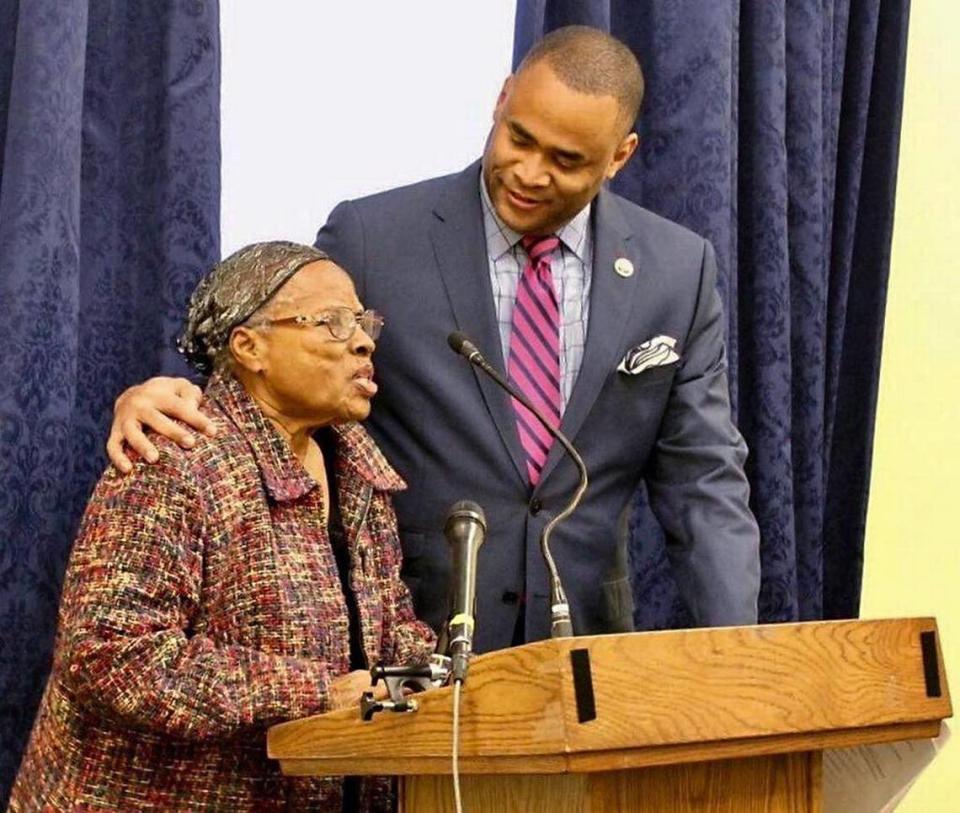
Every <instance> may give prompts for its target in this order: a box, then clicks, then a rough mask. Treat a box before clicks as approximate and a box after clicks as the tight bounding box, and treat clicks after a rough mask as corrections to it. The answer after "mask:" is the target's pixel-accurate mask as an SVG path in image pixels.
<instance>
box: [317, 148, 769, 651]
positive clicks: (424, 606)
mask: <svg viewBox="0 0 960 813" xmlns="http://www.w3.org/2000/svg"><path fill="white" fill-rule="evenodd" d="M479 172H480V164H479V162H477V163H475V164H473V165H472V166H470V167H468V168H467V169H466V170H464V171H463V172H461V173H458V174H455V175H450V176H445V177H442V178H435V179H433V180H428V181H424V182H422V183H418V184H414V185H412V186H408V187H404V188H400V189H393V190H390V191H387V192H383V193H381V194H377V195H373V196H370V197H366V198H363V199H359V200H354V201H346V202H344V203H341V204H339V205H338V206H337V207H336V208H335V209H334V211H333V212H332V213H331V215H330V219H329V220H328V222H327V224H326V225H325V226H324V227H323V228H322V229H321V230H320V233H319V235H318V236H317V246H318V247H319V248H321V249H323V250H325V251H326V252H327V253H329V255H330V256H331V257H332V258H333V259H334V260H335V261H336V262H337V263H338V264H339V265H341V266H342V267H343V268H345V269H346V270H347V271H348V272H349V273H350V274H351V276H352V277H353V279H354V281H355V283H356V286H357V291H358V293H359V295H360V299H361V301H362V302H363V303H364V305H365V306H366V307H369V308H375V309H376V310H378V311H380V312H381V313H383V315H384V316H385V319H386V326H385V328H384V332H383V334H382V336H381V338H380V340H379V342H378V347H377V351H376V354H375V358H374V360H375V364H376V371H377V372H376V377H377V380H378V382H379V384H380V392H379V394H378V395H377V397H376V398H375V400H374V407H373V411H372V413H371V418H370V428H371V430H372V431H373V434H374V435H375V437H376V439H377V441H378V442H379V443H380V444H381V447H382V448H383V450H384V451H385V453H386V454H387V456H388V458H389V459H390V461H391V462H392V463H393V465H394V466H396V468H397V469H398V470H399V471H400V473H401V474H402V475H403V476H404V478H405V479H406V481H407V483H408V486H409V488H408V490H407V491H405V492H404V493H402V494H399V495H397V498H396V509H397V515H398V520H399V526H400V532H401V540H402V543H403V552H404V557H405V562H404V569H403V576H404V579H405V580H406V582H407V584H408V585H409V586H410V589H411V592H412V594H413V598H414V603H415V606H416V609H417V612H418V614H419V615H420V617H422V618H423V619H425V620H426V621H428V622H430V623H431V624H432V625H433V626H434V627H439V626H440V625H441V624H442V623H443V621H444V619H445V616H446V613H447V601H448V596H447V590H448V580H449V573H450V553H449V550H448V547H447V544H446V542H445V540H444V536H443V523H444V519H445V516H446V513H447V510H448V509H449V508H450V506H451V505H452V504H453V503H454V502H456V501H457V500H464V499H469V500H474V501H476V502H478V503H479V504H480V505H481V506H482V507H483V509H484V511H485V512H486V517H487V525H488V528H487V537H486V542H485V544H484V545H483V547H482V548H481V549H480V554H479V563H478V577H477V631H476V638H475V643H476V648H477V649H478V650H479V651H486V650H491V649H498V648H501V647H506V646H509V645H510V644H511V639H512V637H513V632H514V626H515V622H516V619H517V614H518V612H519V603H520V601H523V600H525V601H526V618H525V625H526V626H525V639H526V640H528V641H533V640H538V639H541V638H545V637H548V636H549V618H550V612H549V607H548V596H549V589H548V580H547V572H546V568H545V565H544V563H543V560H542V557H541V552H540V549H539V538H540V532H541V530H542V529H543V526H544V525H545V524H546V522H547V521H548V520H549V519H550V518H551V517H552V516H554V515H555V513H556V512H558V511H559V510H561V509H562V507H563V506H564V505H565V503H566V502H567V500H568V498H569V497H570V495H571V494H572V492H573V490H574V488H575V486H576V484H577V473H576V470H575V468H574V466H573V464H572V463H571V461H570V460H569V459H567V458H566V457H565V456H564V454H563V451H562V449H561V447H560V446H559V444H554V446H553V448H552V449H551V452H550V455H549V457H548V459H547V462H546V465H545V467H544V469H543V473H542V478H541V481H540V483H539V485H538V486H537V487H536V488H535V489H533V490H532V491H531V489H530V486H529V483H528V480H527V475H526V466H525V465H524V456H523V451H522V448H521V446H520V441H519V438H518V436H517V431H516V427H515V422H514V413H513V411H512V408H511V405H510V401H509V397H508V396H507V395H506V394H505V393H504V392H502V391H501V390H500V389H498V387H497V386H496V385H495V384H494V383H493V382H491V381H489V380H488V379H486V378H485V377H484V376H483V375H482V374H481V373H480V372H479V371H478V370H475V369H474V368H473V367H472V366H471V365H470V364H468V363H467V362H466V361H465V360H464V359H463V358H462V357H459V356H457V355H455V354H454V353H453V352H452V351H451V350H450V349H449V348H448V346H447V335H448V334H449V333H450V332H451V331H454V330H459V331H462V332H463V333H465V334H466V335H467V336H468V337H470V338H471V339H472V340H473V341H474V342H475V343H476V345H477V346H478V347H479V348H480V350H481V351H482V352H483V353H484V355H486V357H487V358H488V359H489V360H490V361H491V363H493V364H494V366H496V367H498V368H499V369H501V370H503V368H504V364H503V362H504V360H503V353H502V350H501V343H500V335H499V332H498V328H497V323H496V316H495V308H494V302H493V293H492V290H491V283H490V271H489V266H488V259H487V251H486V242H485V237H484V230H483V216H482V209H481V206H482V204H481V200H480V194H479ZM593 218H594V220H593V223H594V257H593V272H592V273H593V277H592V288H591V295H590V321H589V330H588V335H587V342H586V347H585V351H584V357H583V366H582V368H581V370H580V374H579V376H578V378H577V380H576V382H575V385H574V388H573V392H572V394H571V397H570V399H569V402H568V404H567V406H566V411H565V413H564V416H563V423H562V427H561V428H562V430H563V431H564V432H565V433H566V434H567V435H568V436H569V437H570V439H571V440H572V441H573V443H574V445H575V446H576V447H577V448H578V449H579V451H580V453H581V454H582V456H583V459H584V461H585V462H586V465H587V469H588V471H589V473H590V487H589V489H588V491H587V493H586V495H585V497H584V499H583V502H582V503H581V505H580V507H579V508H578V509H577V511H576V512H575V513H574V514H573V515H572V516H571V517H570V518H569V519H568V520H567V521H566V522H564V523H561V524H560V525H559V526H558V527H557V529H556V531H555V532H554V534H553V536H552V543H551V548H552V551H553V554H554V557H555V558H556V561H557V565H558V568H559V570H560V574H561V578H562V580H563V583H564V587H565V589H566V591H567V594H568V597H569V599H570V605H571V611H572V615H573V622H574V629H575V632H576V633H577V634H593V633H601V632H613V631H621V630H624V629H630V628H632V627H631V624H632V621H631V617H630V615H631V612H632V606H633V605H632V601H631V598H630V585H629V580H628V578H627V573H626V556H625V553H624V546H625V540H624V539H623V536H624V534H623V531H622V529H623V527H624V523H623V521H622V520H623V514H624V511H625V510H626V509H627V507H628V506H629V504H630V498H631V496H632V495H633V494H634V492H635V491H636V489H637V486H638V484H639V482H640V481H641V478H642V479H644V480H645V481H646V484H647V488H648V492H649V497H650V503H651V506H652V508H653V509H654V512H655V513H656V515H657V517H658V519H659V520H660V522H661V524H662V525H663V527H664V529H665V531H666V535H667V543H668V548H667V549H668V554H669V558H670V562H671V565H672V567H673V569H674V572H675V574H676V578H677V581H678V584H679V586H680V589H681V592H682V595H683V597H684V599H685V600H686V602H687V603H688V605H689V607H690V610H691V611H692V613H693V616H694V618H695V619H696V622H697V623H698V624H701V625H728V624H750V623H755V622H756V618H757V594H758V590H759V554H758V545H759V538H758V531H757V526H756V523H755V521H754V519H753V516H752V514H751V513H750V510H749V508H748V505H747V500H748V485H747V481H746V478H745V476H744V473H743V463H744V459H745V457H746V447H745V445H744V442H743V440H742V438H741V436H740V434H739V433H738V431H737V430H736V428H735V427H734V426H733V424H732V421H731V416H730V404H729V393H728V386H727V377H726V367H725V361H724V349H723V319H722V313H721V304H720V299H719V297H718V295H717V291H716V261H715V259H714V253H713V249H712V248H711V246H710V244H709V243H708V242H706V241H705V240H703V239H702V238H700V237H698V236H696V235H695V234H693V233H692V232H690V231H687V230H686V229H684V228H681V227H680V226H677V225H676V224H674V223H671V222H669V221H666V220H663V219H662V218H660V217H657V216H656V215H654V214H652V213H651V212H648V211H646V210H645V209H642V208H640V207H639V206H636V205H634V204H632V203H630V202H629V201H626V200H624V199H623V198H621V197H618V196H617V195H615V194H613V193H611V192H609V191H606V190H604V191H601V193H600V194H599V196H598V197H597V199H596V201H595V204H594V210H593ZM619 258H627V259H628V260H630V262H631V263H632V264H633V267H634V269H635V273H634V274H633V275H632V276H629V277H623V276H621V275H619V274H617V273H616V272H615V271H614V262H615V261H616V260H617V259H619ZM660 335H664V336H670V337H673V338H675V339H676V340H677V343H676V351H677V352H678V353H679V356H680V360H679V362H677V363H675V364H672V365H669V366H661V367H654V368H651V369H649V370H647V371H645V372H643V373H641V374H639V375H626V374H624V373H622V372H618V371H617V365H618V364H619V363H620V361H621V359H622V358H623V357H624V355H625V353H626V352H627V351H628V350H629V349H630V348H632V347H635V346H636V345H639V344H640V343H642V342H644V341H646V340H648V339H650V338H652V337H655V336H660Z"/></svg>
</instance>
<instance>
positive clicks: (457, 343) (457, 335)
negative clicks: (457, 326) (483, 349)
mask: <svg viewBox="0 0 960 813" xmlns="http://www.w3.org/2000/svg"><path fill="white" fill-rule="evenodd" d="M447 344H448V345H450V349H451V350H453V352H454V353H457V354H459V355H461V356H466V357H467V358H469V357H470V355H471V354H472V353H476V352H477V348H476V346H475V345H474V344H473V342H471V341H470V340H469V339H468V338H467V337H466V336H464V335H463V334H462V333H461V332H460V331H459V330H455V331H453V333H451V334H450V335H449V336H447Z"/></svg>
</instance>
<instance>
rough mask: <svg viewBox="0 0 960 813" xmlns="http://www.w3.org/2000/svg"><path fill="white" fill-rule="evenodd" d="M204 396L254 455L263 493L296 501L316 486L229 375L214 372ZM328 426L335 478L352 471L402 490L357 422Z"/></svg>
mask: <svg viewBox="0 0 960 813" xmlns="http://www.w3.org/2000/svg"><path fill="white" fill-rule="evenodd" d="M204 397H205V398H207V399H209V400H211V401H213V402H214V403H216V404H217V405H218V406H219V407H220V409H221V410H223V413H224V415H225V416H226V417H227V418H228V419H229V420H230V422H231V423H233V425H234V426H236V428H237V430H238V431H239V433H240V435H241V436H242V437H243V439H244V440H245V441H246V443H247V445H248V446H249V447H250V450H251V451H252V453H253V457H254V459H255V460H256V463H257V468H258V469H259V470H260V474H261V476H262V478H263V484H264V486H265V488H266V489H267V493H269V494H270V496H271V497H272V498H273V499H274V500H276V501H278V502H286V501H292V500H297V499H299V498H300V497H302V496H304V495H305V494H307V493H308V492H309V491H311V490H312V489H313V488H315V487H316V485H317V483H316V481H315V480H314V479H313V478H312V477H311V476H310V475H309V474H308V473H307V470H306V469H305V468H304V467H303V464H302V463H301V462H300V461H299V460H298V459H297V457H296V455H295V454H294V453H293V450H292V449H291V448H290V444H288V443H287V441H286V440H285V439H284V437H283V436H282V435H281V434H280V432H279V431H278V430H277V428H276V427H275V426H274V425H273V424H272V423H271V422H270V421H269V420H268V419H267V417H266V415H264V414H263V412H262V411H261V410H260V407H258V406H257V404H256V402H255V401H254V400H253V398H252V397H251V396H250V394H249V393H248V392H247V391H246V390H245V389H244V387H243V385H242V384H241V383H240V382H239V381H237V380H236V379H235V378H234V377H233V376H232V375H229V374H220V373H215V374H214V375H213V376H212V377H211V378H210V381H209V383H208V384H207V389H206V392H205V394H204ZM331 428H332V430H333V433H334V437H335V438H336V444H335V445H336V457H337V459H336V471H337V473H338V474H350V473H352V474H354V475H356V476H357V477H359V478H360V479H361V480H363V481H364V482H366V483H368V484H369V485H371V486H372V487H373V488H376V489H380V490H383V491H399V490H401V489H403V488H405V487H406V484H405V483H404V482H403V479H402V478H401V477H400V475H399V474H397V473H396V471H394V469H393V468H392V467H391V466H390V464H389V463H388V462H387V459H386V458H385V457H384V456H383V453H382V452H381V451H380V449H379V448H377V445H376V444H375V443H374V442H373V439H372V438H371V437H370V435H369V434H368V433H367V430H366V429H364V428H363V427H362V426H361V425H360V424H358V423H346V424H342V425H337V426H333V427H331Z"/></svg>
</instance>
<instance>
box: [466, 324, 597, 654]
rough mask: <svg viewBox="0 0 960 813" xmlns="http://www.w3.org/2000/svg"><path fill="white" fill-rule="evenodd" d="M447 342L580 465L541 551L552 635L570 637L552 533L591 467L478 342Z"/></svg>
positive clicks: (567, 607) (577, 496) (574, 501)
mask: <svg viewBox="0 0 960 813" xmlns="http://www.w3.org/2000/svg"><path fill="white" fill-rule="evenodd" d="M447 344H449V345H450V349H451V350H453V352H454V353H457V354H459V355H461V356H463V357H464V358H465V359H466V360H467V361H469V362H470V363H471V364H473V365H474V366H476V367H479V368H480V369H481V370H483V372H485V373H486V374H487V375H488V376H490V378H492V379H493V380H494V381H496V382H497V384H499V385H500V386H501V387H502V388H503V389H504V390H506V391H507V392H508V393H509V394H510V395H511V396H512V397H514V398H516V399H517V400H518V401H519V402H520V403H521V404H523V405H524V406H525V407H526V408H527V409H529V410H530V411H531V412H532V413H533V414H534V415H535V416H536V418H537V420H538V421H540V423H542V424H543V425H544V426H545V427H546V429H547V431H548V432H549V433H550V434H551V435H553V437H554V438H556V440H557V442H558V443H559V444H560V445H561V446H563V448H564V450H565V451H566V453H567V454H568V455H570V457H571V459H572V460H573V462H574V465H576V467H577V472H578V473H579V474H580V482H579V484H578V485H577V488H576V489H575V490H574V492H573V496H572V497H571V498H570V502H568V503H567V505H566V507H565V508H564V509H563V510H562V511H561V512H560V513H559V514H557V515H556V516H555V517H554V518H553V519H551V520H550V521H549V522H548V523H547V524H546V526H545V527H544V529H543V533H541V534H540V551H541V553H542V554H543V558H544V561H545V562H546V563H547V570H548V572H549V573H550V637H551V638H566V637H569V636H571V635H573V621H572V619H571V617H570V603H569V602H568V601H567V594H566V592H565V591H564V589H563V584H562V583H561V581H560V573H559V572H558V571H557V563H556V562H555V561H554V559H553V554H552V553H550V534H552V533H553V529H554V528H555V527H556V526H557V525H558V524H559V523H561V522H563V520H565V519H566V518H567V517H569V516H570V515H571V514H572V513H573V512H574V511H575V510H576V508H577V506H578V505H579V504H580V500H581V498H582V497H583V494H584V492H585V491H586V490H587V482H588V480H587V467H586V466H585V465H584V462H583V458H582V457H580V454H579V453H578V452H577V450H576V449H574V448H573V444H572V443H571V442H570V441H569V440H567V437H566V435H564V434H563V432H561V431H560V430H559V429H555V428H554V427H553V426H552V425H551V424H550V422H549V421H548V420H547V419H546V417H545V416H544V415H543V413H542V412H541V411H540V410H539V409H538V408H537V407H535V406H534V405H533V404H532V403H530V399H528V398H527V397H526V396H525V395H523V393H521V392H519V391H518V390H517V389H516V387H514V386H513V385H512V384H511V383H510V382H509V381H507V380H506V379H505V378H504V377H503V376H502V375H500V373H498V372H497V370H496V369H495V368H494V367H493V365H491V364H490V362H488V361H487V360H486V359H485V358H484V357H483V354H482V353H481V352H480V351H479V350H478V349H477V346H476V345H475V344H474V343H473V342H472V341H470V340H469V339H468V338H467V337H466V336H464V335H463V334H462V333H460V332H459V331H454V332H453V333H451V334H450V335H449V336H447Z"/></svg>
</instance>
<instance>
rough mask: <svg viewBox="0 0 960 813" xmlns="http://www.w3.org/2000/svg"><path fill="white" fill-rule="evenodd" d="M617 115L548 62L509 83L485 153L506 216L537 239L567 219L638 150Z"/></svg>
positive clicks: (612, 105) (606, 101)
mask: <svg viewBox="0 0 960 813" xmlns="http://www.w3.org/2000/svg"><path fill="white" fill-rule="evenodd" d="M619 113H620V110H619V106H618V104H617V100H616V99H615V98H614V97H613V96H590V95H588V94H585V93H579V92H578V91H575V90H572V89H571V88H569V87H567V86H566V85H565V84H564V83H563V82H561V81H560V79H558V78H557V76H556V74H554V72H553V70H552V69H551V68H550V67H549V65H548V64H547V63H546V62H545V61H540V62H535V63H534V64H533V65H530V66H528V67H527V68H524V70H522V71H521V72H520V73H518V74H515V75H514V76H512V77H510V78H509V79H507V81H506V83H505V84H504V86H503V90H502V91H501V93H500V98H499V99H498V101H497V106H496V109H495V110H494V114H493V129H492V130H491V131H490V136H489V138H488V139H487V147H486V150H485V151H484V155H483V177H484V180H485V182H486V184H487V192H488V193H489V194H490V200H491V201H492V202H493V206H494V208H495V209H496V212H497V214H498V215H499V217H500V219H501V220H502V221H503V222H504V223H506V224H507V225H508V226H509V227H510V228H512V229H513V230H514V231H517V232H520V233H521V234H538V235H539V234H549V233H551V232H554V231H556V230H557V229H558V228H560V227H561V226H563V225H564V224H566V223H567V222H569V221H570V219H571V218H573V216H574V215H575V214H576V213H577V212H579V211H580V210H581V209H582V208H583V207H584V206H586V205H587V204H588V203H589V202H590V201H591V200H593V198H594V197H595V196H596V194H597V192H599V191H600V187H601V185H602V184H603V182H604V181H605V180H608V179H610V178H612V177H613V176H614V175H616V173H617V172H619V170H620V168H621V167H622V166H623V165H624V164H625V163H626V161H627V159H628V158H629V157H630V156H631V155H632V154H633V151H634V149H636V146H637V136H636V134H635V133H629V134H628V135H626V136H624V134H623V121H622V120H621V118H620V115H619Z"/></svg>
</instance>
